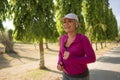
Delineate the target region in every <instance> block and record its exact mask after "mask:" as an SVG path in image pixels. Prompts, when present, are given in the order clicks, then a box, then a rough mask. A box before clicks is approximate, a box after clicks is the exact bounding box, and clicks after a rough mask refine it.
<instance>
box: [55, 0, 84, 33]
mask: <svg viewBox="0 0 120 80" xmlns="http://www.w3.org/2000/svg"><path fill="white" fill-rule="evenodd" d="M55 6H56V21H57V24H56V26H57V29H58V32H59V35H62V34H63V33H64V31H63V28H62V22H61V18H62V17H64V15H66V14H68V13H75V14H77V15H78V18H79V23H80V25H79V27H78V32H80V33H83V34H84V33H85V24H84V18H83V15H82V0H56V5H55Z"/></svg>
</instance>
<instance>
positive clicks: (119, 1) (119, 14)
mask: <svg viewBox="0 0 120 80" xmlns="http://www.w3.org/2000/svg"><path fill="white" fill-rule="evenodd" d="M109 3H110V7H111V8H112V11H113V14H114V15H115V17H116V19H117V23H118V26H119V28H120V0H109Z"/></svg>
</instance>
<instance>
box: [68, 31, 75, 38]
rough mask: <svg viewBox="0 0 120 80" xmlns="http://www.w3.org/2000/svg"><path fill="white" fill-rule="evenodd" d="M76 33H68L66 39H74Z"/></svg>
mask: <svg viewBox="0 0 120 80" xmlns="http://www.w3.org/2000/svg"><path fill="white" fill-rule="evenodd" d="M75 36H76V32H72V33H68V38H71V39H72V38H75Z"/></svg>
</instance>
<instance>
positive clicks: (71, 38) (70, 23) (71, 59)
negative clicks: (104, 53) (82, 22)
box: [57, 13, 96, 80]
mask: <svg viewBox="0 0 120 80" xmlns="http://www.w3.org/2000/svg"><path fill="white" fill-rule="evenodd" d="M62 21H63V22H64V23H63V28H64V30H65V32H66V34H65V35H63V36H61V37H60V51H59V59H58V65H57V69H58V70H60V71H63V79H62V80H89V70H88V67H87V64H88V63H92V62H95V61H96V57H95V53H94V50H93V48H92V46H91V44H90V42H89V40H88V38H87V37H86V36H85V35H83V34H79V33H77V27H78V22H79V20H78V17H77V15H76V14H74V13H69V14H67V15H66V16H65V17H63V18H62Z"/></svg>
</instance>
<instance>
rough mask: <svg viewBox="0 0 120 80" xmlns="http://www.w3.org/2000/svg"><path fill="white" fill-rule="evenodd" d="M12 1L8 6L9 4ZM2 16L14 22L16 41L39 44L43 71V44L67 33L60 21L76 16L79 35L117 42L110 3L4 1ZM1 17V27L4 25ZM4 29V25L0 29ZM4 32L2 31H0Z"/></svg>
mask: <svg viewBox="0 0 120 80" xmlns="http://www.w3.org/2000/svg"><path fill="white" fill-rule="evenodd" d="M8 1H9V2H8ZM1 2H2V4H3V5H0V6H2V7H0V12H1V11H3V12H1V13H0V15H2V14H4V12H8V14H9V16H10V17H11V18H12V19H13V22H14V26H15V30H14V37H15V39H16V40H21V41H28V42H31V41H32V42H38V43H39V48H40V68H45V65H44V48H43V40H44V39H45V40H46V41H48V40H49V41H52V40H56V39H58V37H59V36H60V35H62V34H63V33H64V31H63V28H62V22H61V20H60V19H61V18H62V17H63V16H64V15H65V14H67V13H70V12H71V13H75V14H77V15H78V18H79V23H80V25H79V28H78V32H80V33H82V34H86V35H87V36H88V37H89V38H90V40H91V41H93V42H96V43H97V42H103V41H105V42H106V41H108V40H114V39H115V38H116V37H117V35H118V29H117V22H116V18H115V16H114V15H113V12H112V9H110V8H109V3H108V0H100V1H99V2H98V0H1ZM3 20H4V19H2V18H1V17H0V23H1V22H2V21H3ZM0 26H1V25H0ZM0 28H3V27H0Z"/></svg>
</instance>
